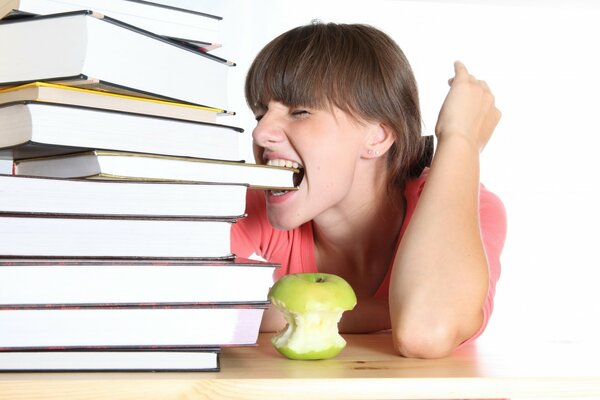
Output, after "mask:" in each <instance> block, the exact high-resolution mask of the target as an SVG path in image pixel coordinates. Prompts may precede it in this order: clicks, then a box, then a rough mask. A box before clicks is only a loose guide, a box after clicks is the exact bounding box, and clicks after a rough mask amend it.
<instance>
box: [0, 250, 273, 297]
mask: <svg viewBox="0 0 600 400" xmlns="http://www.w3.org/2000/svg"><path fill="white" fill-rule="evenodd" d="M278 266H279V265H278V264H273V263H267V262H261V261H253V260H247V259H243V258H232V259H230V260H222V261H214V260H211V261H209V260H164V259H162V260H161V259H151V258H143V259H133V260H131V259H112V260H106V259H105V260H99V259H96V260H94V259H86V260H82V259H79V260H73V259H43V258H37V259H8V258H0V306H6V305H11V304H12V305H36V304H37V305H40V306H41V305H50V304H54V305H69V304H71V305H85V304H107V305H110V304H155V303H170V304H181V303H212V304H214V303H238V304H239V303H262V302H266V301H267V300H268V298H267V295H268V292H269V288H270V287H271V286H272V284H273V273H274V272H275V269H276V268H277V267H278Z"/></svg>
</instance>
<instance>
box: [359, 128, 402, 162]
mask: <svg viewBox="0 0 600 400" xmlns="http://www.w3.org/2000/svg"><path fill="white" fill-rule="evenodd" d="M395 140H396V136H395V135H394V132H393V131H392V130H391V129H390V128H389V127H388V126H387V125H386V124H384V123H381V122H380V123H377V124H373V125H372V129H371V131H370V132H369V135H368V136H367V141H366V142H365V148H364V150H363V154H362V157H363V158H378V157H381V156H382V155H384V154H385V153H387V151H388V150H389V149H390V147H391V146H392V144H394V141H395Z"/></svg>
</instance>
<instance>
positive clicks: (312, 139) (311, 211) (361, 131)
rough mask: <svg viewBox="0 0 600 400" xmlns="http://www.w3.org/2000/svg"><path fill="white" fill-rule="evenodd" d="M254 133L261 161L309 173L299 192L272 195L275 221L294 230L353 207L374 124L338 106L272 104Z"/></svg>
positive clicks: (268, 195) (268, 199)
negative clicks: (361, 163)
mask: <svg viewBox="0 0 600 400" xmlns="http://www.w3.org/2000/svg"><path fill="white" fill-rule="evenodd" d="M256 118H257V121H258V124H257V126H256V128H255V129H254V131H253V133H252V137H253V140H254V154H255V157H256V162H257V163H263V164H273V165H287V166H298V167H301V168H303V169H304V179H303V180H302V182H301V183H300V186H299V190H297V191H289V192H276V191H267V192H266V196H265V197H266V204H267V212H268V215H269V220H270V222H271V224H272V225H273V226H274V227H275V228H277V229H283V230H289V229H293V228H296V227H298V226H300V225H301V224H303V223H305V222H308V221H310V220H313V219H315V218H317V217H319V216H322V215H326V213H328V212H334V210H336V209H339V210H340V211H342V210H343V208H344V207H345V206H347V205H349V204H350V203H351V197H352V196H350V194H351V193H352V187H353V184H354V182H355V180H356V179H357V178H360V174H357V166H358V165H359V163H360V160H361V154H363V152H364V149H365V143H366V140H367V137H368V132H369V129H370V128H371V127H372V125H371V124H367V123H360V124H359V123H358V122H356V120H355V119H353V118H352V117H351V116H350V115H348V114H347V113H345V112H343V111H341V110H340V109H338V108H335V107H332V109H331V110H328V109H319V110H316V109H309V108H303V107H294V108H291V107H288V106H286V105H285V104H282V103H279V102H275V101H271V102H269V104H268V106H267V109H265V110H259V111H257V113H256Z"/></svg>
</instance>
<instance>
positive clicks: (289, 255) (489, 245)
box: [231, 170, 506, 344]
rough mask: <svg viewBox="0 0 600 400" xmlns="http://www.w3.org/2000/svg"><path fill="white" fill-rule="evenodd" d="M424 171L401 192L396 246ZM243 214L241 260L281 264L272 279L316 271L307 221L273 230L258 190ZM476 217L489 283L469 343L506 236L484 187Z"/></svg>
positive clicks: (490, 299) (382, 293)
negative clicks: (258, 259)
mask: <svg viewBox="0 0 600 400" xmlns="http://www.w3.org/2000/svg"><path fill="white" fill-rule="evenodd" d="M427 171H428V170H426V171H425V172H424V173H423V175H421V176H420V177H419V178H417V179H415V180H412V181H410V182H408V184H407V185H406V189H405V193H404V194H405V198H406V213H405V217H404V221H403V223H402V228H401V230H400V235H399V237H398V243H397V245H398V244H399V243H400V241H401V240H402V236H403V235H404V231H405V230H406V227H407V226H408V222H409V221H410V219H411V217H412V215H413V213H414V210H415V207H416V205H417V202H418V200H419V196H420V195H421V192H422V190H423V186H424V184H425V181H426V179H427ZM246 213H247V214H248V217H246V218H243V219H241V220H239V221H238V222H237V223H235V224H234V225H233V229H232V234H231V239H232V252H233V253H234V254H236V255H237V256H240V257H249V256H251V255H252V254H256V255H258V256H261V257H263V258H264V259H266V260H269V261H271V262H275V263H278V264H281V267H280V268H278V269H277V270H276V272H275V279H279V278H280V277H281V276H283V275H287V274H292V273H300V272H317V271H318V270H317V264H316V262H315V253H314V240H313V231H312V224H311V223H310V222H308V223H305V224H303V225H302V226H300V227H298V228H296V229H292V230H289V231H282V230H277V229H275V228H273V227H272V226H271V225H270V224H269V220H268V217H267V211H266V206H265V199H264V193H263V191H261V190H249V191H248V195H247V203H246ZM479 214H480V227H481V233H482V238H483V243H484V246H485V251H486V255H487V258H488V264H489V280H490V282H489V289H488V295H487V298H486V301H485V304H484V306H483V315H484V320H483V324H482V326H481V328H480V329H479V331H478V332H477V333H476V334H475V335H474V336H473V337H472V338H471V339H469V340H468V341H467V342H470V341H472V340H473V339H475V338H476V337H478V336H479V335H480V334H481V333H482V332H483V330H484V329H485V327H486V325H487V322H488V320H489V318H490V315H491V313H492V309H493V306H494V294H495V292H496V282H497V281H498V278H499V277H500V253H501V252H502V248H503V246H504V239H505V237H506V214H505V210H504V206H503V204H502V202H501V201H500V199H499V198H498V197H497V196H496V195H495V194H493V193H492V192H489V191H488V190H486V188H485V187H484V186H483V185H481V187H480V196H479ZM392 265H393V260H392V264H390V266H389V268H388V272H387V275H386V277H385V279H384V280H383V282H382V284H381V286H380V287H379V289H378V290H377V292H376V293H375V297H378V298H387V297H388V291H389V284H390V276H391V271H392ZM467 342H465V343H467ZM463 344H464V343H463Z"/></svg>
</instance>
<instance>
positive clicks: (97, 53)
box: [0, 11, 231, 110]
mask: <svg viewBox="0 0 600 400" xmlns="http://www.w3.org/2000/svg"><path fill="white" fill-rule="evenodd" d="M0 37H2V40H1V41H0V54H2V57H3V59H5V60H11V62H3V63H0V85H4V86H7V85H17V84H20V83H25V82H32V81H55V82H57V83H58V82H63V83H65V84H68V85H74V86H81V85H83V86H85V85H90V86H92V87H97V88H103V89H105V90H107V91H109V92H113V93H120V92H121V91H124V92H125V93H129V94H130V93H137V94H140V93H141V94H144V93H146V94H150V95H153V96H156V97H162V98H167V99H170V100H176V101H179V102H187V103H192V104H198V105H203V106H209V107H213V108H219V109H224V110H226V109H227V96H226V93H227V90H226V88H227V71H228V69H229V68H230V67H231V65H230V63H228V62H219V61H217V60H216V59H215V57H214V56H210V55H209V54H207V53H206V52H204V51H200V50H194V49H193V48H191V47H190V46H185V45H182V44H181V43H179V42H178V41H173V40H169V39H166V38H165V37H163V36H159V35H155V34H152V33H151V32H148V31H145V30H141V29H137V28H136V27H134V26H131V25H127V24H123V23H122V22H120V21H118V20H116V19H113V18H110V17H107V16H103V15H101V14H98V13H93V12H89V11H80V12H72V13H65V14H51V15H44V16H38V17H32V18H24V19H15V20H2V21H0ZM117 59H118V62H116V61H115V60H117Z"/></svg>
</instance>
